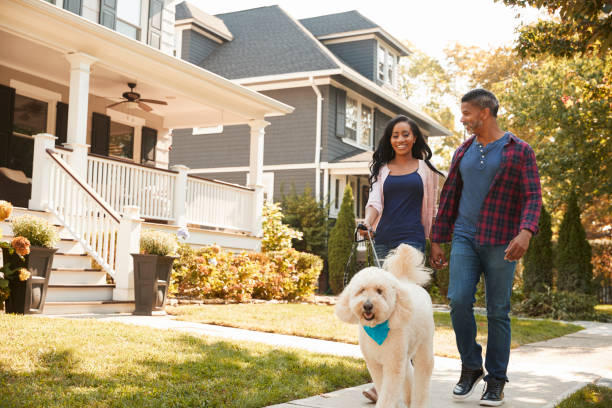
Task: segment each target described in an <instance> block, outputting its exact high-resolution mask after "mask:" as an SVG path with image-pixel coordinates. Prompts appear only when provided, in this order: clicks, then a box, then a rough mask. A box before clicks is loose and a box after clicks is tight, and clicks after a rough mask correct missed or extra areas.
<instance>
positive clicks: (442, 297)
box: [425, 240, 451, 303]
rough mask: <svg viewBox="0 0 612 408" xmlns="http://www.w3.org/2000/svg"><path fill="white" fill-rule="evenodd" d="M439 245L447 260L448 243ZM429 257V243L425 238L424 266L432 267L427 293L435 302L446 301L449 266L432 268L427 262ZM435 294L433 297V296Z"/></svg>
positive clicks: (448, 252) (448, 254)
mask: <svg viewBox="0 0 612 408" xmlns="http://www.w3.org/2000/svg"><path fill="white" fill-rule="evenodd" d="M440 247H441V248H442V250H443V251H444V256H445V257H446V260H447V261H448V260H449V259H450V247H451V246H450V244H440ZM430 258H431V243H430V242H429V240H427V242H426V244H425V266H427V267H429V268H431V269H432V271H433V274H432V276H431V281H430V284H429V286H428V291H429V294H430V295H431V297H432V299H434V302H436V303H448V298H447V297H446V296H447V295H448V283H449V278H450V274H449V268H448V266H446V267H445V268H442V269H434V268H433V267H432V266H431V263H430V262H429V261H430ZM434 296H435V298H434Z"/></svg>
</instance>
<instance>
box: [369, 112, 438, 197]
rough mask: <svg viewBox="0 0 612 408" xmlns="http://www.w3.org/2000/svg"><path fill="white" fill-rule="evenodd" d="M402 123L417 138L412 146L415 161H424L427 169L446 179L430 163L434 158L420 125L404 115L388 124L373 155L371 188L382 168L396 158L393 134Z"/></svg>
mask: <svg viewBox="0 0 612 408" xmlns="http://www.w3.org/2000/svg"><path fill="white" fill-rule="evenodd" d="M400 122H406V123H408V125H409V126H410V129H411V130H412V134H413V135H414V137H415V141H414V144H413V145H412V157H414V158H415V159H419V160H424V161H425V163H426V164H427V167H429V168H430V169H431V170H432V171H434V172H435V173H437V174H439V175H441V176H442V177H444V174H442V173H441V172H440V171H439V170H438V169H436V168H435V167H434V165H433V164H431V162H430V161H429V160H430V159H431V156H432V153H431V149H430V148H429V146H428V145H427V142H425V137H423V133H421V129H420V128H419V125H417V124H416V122H415V121H414V120H412V119H410V118H408V117H406V116H404V115H398V116H396V117H394V118H393V119H391V120H390V121H389V122H388V123H387V127H385V133H384V134H383V137H382V138H381V139H380V142H378V147H377V148H376V151H375V152H374V154H373V155H372V163H371V164H370V178H369V181H370V188H371V186H372V184H374V182H375V181H376V180H378V172H379V171H380V168H381V167H382V166H383V165H384V164H386V163H389V162H390V161H391V160H393V158H394V157H395V151H394V150H393V147H392V146H391V134H392V133H393V128H394V127H395V125H397V124H398V123H400Z"/></svg>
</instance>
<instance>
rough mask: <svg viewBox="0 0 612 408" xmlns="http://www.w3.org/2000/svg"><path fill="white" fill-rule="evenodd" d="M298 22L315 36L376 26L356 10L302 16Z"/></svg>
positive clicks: (376, 26)
mask: <svg viewBox="0 0 612 408" xmlns="http://www.w3.org/2000/svg"><path fill="white" fill-rule="evenodd" d="M300 23H302V24H303V25H304V27H306V28H307V29H308V30H309V31H310V32H311V33H312V34H313V35H314V36H315V37H321V36H324V35H328V34H335V33H344V32H347V31H359V30H366V29H368V28H378V25H377V24H375V23H374V22H373V21H372V20H370V19H368V18H366V17H364V16H363V15H361V13H359V12H358V11H357V10H351V11H345V12H343V13H336V14H327V15H325V16H319V17H310V18H303V19H301V20H300Z"/></svg>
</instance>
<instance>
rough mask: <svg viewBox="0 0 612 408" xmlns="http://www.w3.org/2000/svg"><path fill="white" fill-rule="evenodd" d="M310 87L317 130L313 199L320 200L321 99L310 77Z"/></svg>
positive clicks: (319, 92)
mask: <svg viewBox="0 0 612 408" xmlns="http://www.w3.org/2000/svg"><path fill="white" fill-rule="evenodd" d="M309 79H310V86H312V90H313V91H314V92H315V94H317V125H316V126H317V128H316V132H315V133H316V137H315V191H316V192H315V199H316V200H317V202H319V201H320V200H321V118H322V116H323V97H322V96H321V91H320V90H319V88H318V87H317V86H316V85H315V83H314V78H313V77H310V78H309Z"/></svg>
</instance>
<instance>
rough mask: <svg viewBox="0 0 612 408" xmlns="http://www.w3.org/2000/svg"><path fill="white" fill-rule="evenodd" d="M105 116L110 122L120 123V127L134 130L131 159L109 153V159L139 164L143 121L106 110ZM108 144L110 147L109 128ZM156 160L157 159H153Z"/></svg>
mask: <svg viewBox="0 0 612 408" xmlns="http://www.w3.org/2000/svg"><path fill="white" fill-rule="evenodd" d="M106 116H108V117H110V121H111V123H112V122H116V123H120V124H122V125H126V126H131V127H133V128H134V140H133V141H132V143H133V146H132V155H133V156H134V157H132V158H131V159H129V158H127V157H120V156H114V155H111V154H110V152H109V154H108V156H109V157H115V158H119V159H122V160H128V161H133V162H134V163H140V162H141V160H142V152H141V144H142V127H143V126H144V125H145V122H146V121H145V119H144V118H141V117H138V116H134V115H130V114H128V113H124V112H119V111H116V110H113V109H108V108H107V109H106ZM108 143H109V146H110V127H109V135H108ZM155 160H157V157H156V158H155Z"/></svg>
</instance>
